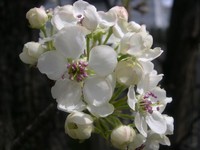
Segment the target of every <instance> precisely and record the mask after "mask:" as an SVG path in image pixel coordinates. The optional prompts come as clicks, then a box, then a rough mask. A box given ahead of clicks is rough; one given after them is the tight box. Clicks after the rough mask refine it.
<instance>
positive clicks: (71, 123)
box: [65, 111, 93, 140]
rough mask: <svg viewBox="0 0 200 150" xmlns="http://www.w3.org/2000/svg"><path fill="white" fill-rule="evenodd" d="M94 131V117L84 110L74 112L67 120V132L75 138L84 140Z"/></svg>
mask: <svg viewBox="0 0 200 150" xmlns="http://www.w3.org/2000/svg"><path fill="white" fill-rule="evenodd" d="M92 131H93V119H92V117H91V116H90V115H88V114H85V113H83V112H77V111H76V112H73V113H71V114H69V115H68V116H67V119H66V121H65V133H66V134H68V135H69V136H70V137H71V138H73V139H79V140H84V139H88V138H90V136H91V133H92Z"/></svg>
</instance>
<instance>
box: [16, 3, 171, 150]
mask: <svg viewBox="0 0 200 150" xmlns="http://www.w3.org/2000/svg"><path fill="white" fill-rule="evenodd" d="M26 17H27V19H28V20H29V23H30V26H31V27H32V28H36V29H39V30H40V34H39V40H38V41H39V42H28V43H26V44H25V45H24V48H23V51H22V53H21V54H20V55H19V57H20V59H21V61H22V62H24V63H26V64H30V65H34V66H36V67H37V68H38V70H39V71H40V72H41V73H42V74H45V75H46V76H47V77H48V78H49V79H51V80H53V81H52V82H54V85H53V86H52V88H51V94H52V97H53V99H55V101H56V102H57V108H58V109H59V110H61V111H64V112H67V113H69V115H68V116H67V118H66V121H65V126H64V128H65V133H66V134H68V135H69V136H70V137H71V138H73V139H78V140H81V141H82V140H85V139H88V138H90V137H91V134H92V132H95V133H97V134H99V135H101V136H102V137H103V138H105V139H106V140H108V141H109V142H110V143H111V144H112V145H113V146H114V147H115V148H118V149H126V150H142V149H143V150H151V149H152V150H157V149H159V146H160V144H163V145H168V146H169V145H170V141H169V139H168V137H167V135H171V134H173V131H174V119H173V118H172V117H170V116H168V115H167V114H163V111H164V109H165V107H166V106H167V104H168V103H170V102H171V101H172V98H170V97H167V96H166V91H165V90H164V89H162V88H161V87H160V85H159V82H160V81H161V80H162V77H163V74H158V73H157V71H156V70H155V69H154V64H153V62H152V61H153V60H154V59H156V58H157V57H159V56H160V55H161V54H162V52H163V51H162V50H161V48H159V47H155V48H152V45H153V37H152V36H151V35H150V34H149V32H148V31H147V30H146V27H145V25H139V24H138V23H136V22H134V21H130V22H129V21H128V13H127V11H126V9H125V8H124V7H122V6H114V7H112V8H111V9H110V10H108V11H99V10H97V9H96V8H95V7H94V6H93V5H91V4H89V3H88V2H86V1H83V0H78V1H76V2H74V3H73V4H72V5H64V6H57V7H55V8H54V9H52V10H50V11H45V9H44V8H43V7H41V8H33V9H31V10H29V11H28V12H27V14H26ZM125 93H126V94H125ZM125 123H126V124H125Z"/></svg>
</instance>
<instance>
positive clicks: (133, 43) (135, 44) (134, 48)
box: [127, 34, 143, 57]
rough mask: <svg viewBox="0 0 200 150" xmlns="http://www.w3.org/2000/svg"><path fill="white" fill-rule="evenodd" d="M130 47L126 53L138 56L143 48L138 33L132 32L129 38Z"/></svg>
mask: <svg viewBox="0 0 200 150" xmlns="http://www.w3.org/2000/svg"><path fill="white" fill-rule="evenodd" d="M129 42H130V48H129V49H128V51H127V53H128V54H130V55H134V56H136V57H137V56H140V55H141V53H142V50H143V48H142V47H143V41H142V37H141V35H139V34H133V35H132V36H131V37H130V39H129Z"/></svg>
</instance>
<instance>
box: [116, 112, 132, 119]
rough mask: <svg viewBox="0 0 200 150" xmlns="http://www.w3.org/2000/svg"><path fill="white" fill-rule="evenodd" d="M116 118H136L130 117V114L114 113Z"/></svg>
mask: <svg viewBox="0 0 200 150" xmlns="http://www.w3.org/2000/svg"><path fill="white" fill-rule="evenodd" d="M113 115H114V116H117V117H120V118H123V119H134V118H135V117H134V116H131V115H128V114H122V113H113Z"/></svg>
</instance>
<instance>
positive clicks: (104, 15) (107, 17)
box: [98, 11, 117, 28]
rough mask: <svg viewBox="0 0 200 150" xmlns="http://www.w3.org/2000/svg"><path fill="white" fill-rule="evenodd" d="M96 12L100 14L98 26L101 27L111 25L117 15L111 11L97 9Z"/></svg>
mask: <svg viewBox="0 0 200 150" xmlns="http://www.w3.org/2000/svg"><path fill="white" fill-rule="evenodd" d="M98 14H99V16H100V25H99V26H100V27H101V28H108V27H111V26H113V25H114V24H115V23H116V21H117V15H116V14H115V13H114V12H112V11H108V12H104V11H99V12H98Z"/></svg>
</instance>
